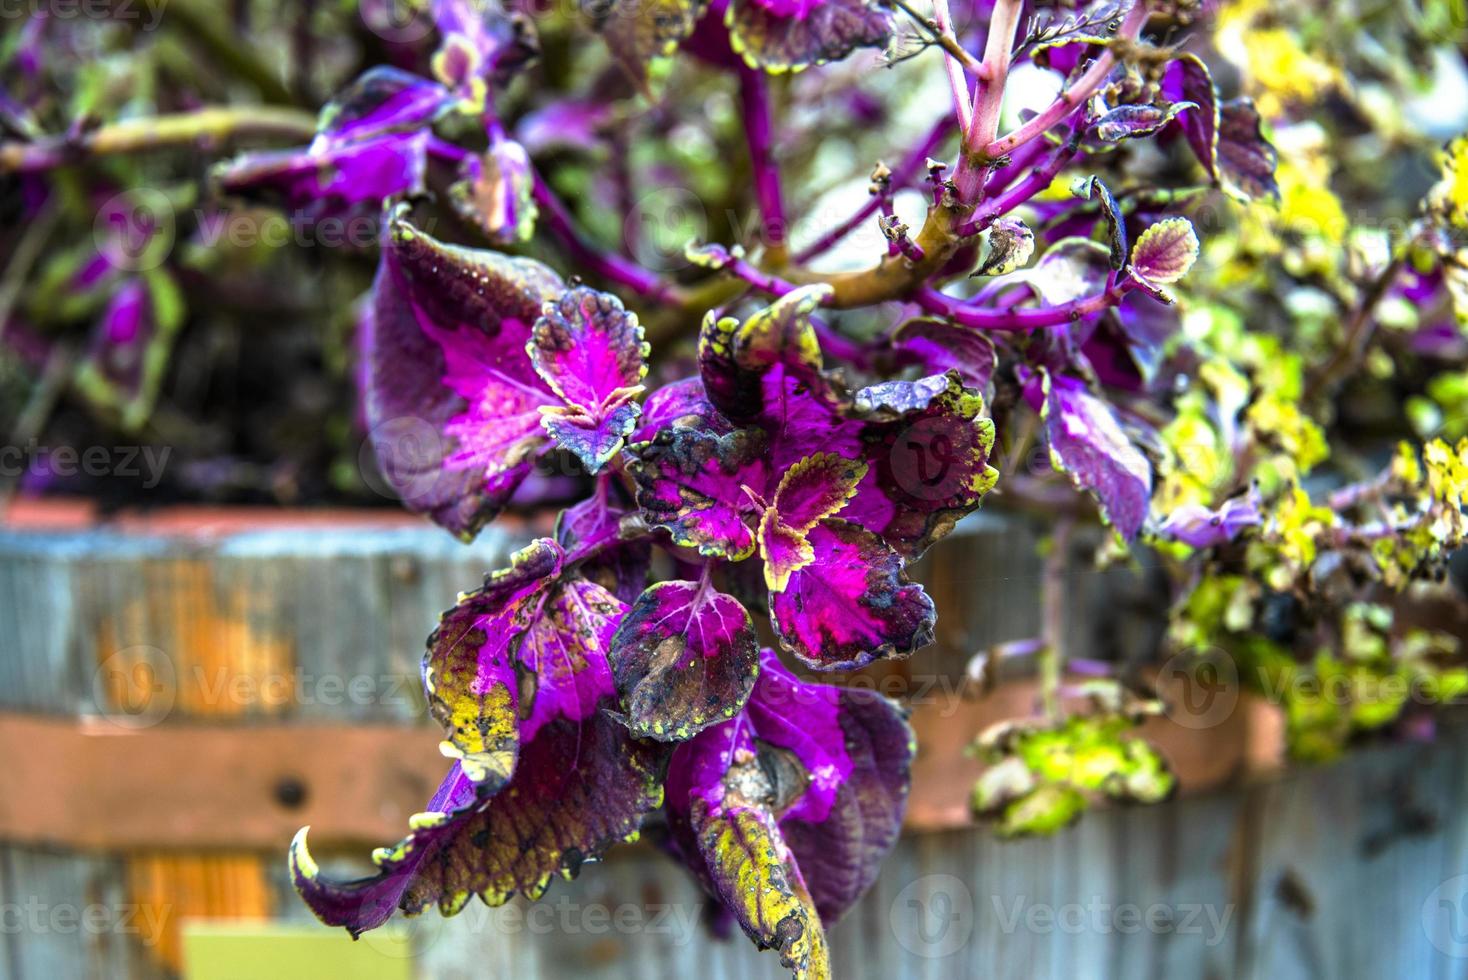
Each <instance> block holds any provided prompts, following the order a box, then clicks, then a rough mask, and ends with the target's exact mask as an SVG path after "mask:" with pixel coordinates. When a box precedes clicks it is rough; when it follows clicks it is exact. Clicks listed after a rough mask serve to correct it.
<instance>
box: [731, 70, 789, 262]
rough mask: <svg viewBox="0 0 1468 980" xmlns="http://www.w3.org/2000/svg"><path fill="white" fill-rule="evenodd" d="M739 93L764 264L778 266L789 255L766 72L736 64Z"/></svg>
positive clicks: (787, 230) (787, 229)
mask: <svg viewBox="0 0 1468 980" xmlns="http://www.w3.org/2000/svg"><path fill="white" fill-rule="evenodd" d="M739 96H740V100H741V101H742V103H743V106H744V134H745V139H746V140H748V142H749V163H750V168H751V170H752V171H753V173H754V195H755V200H756V201H758V202H759V209H760V216H761V218H762V219H763V221H764V223H763V225H762V229H761V230H762V232H763V234H762V236H761V237H762V240H763V243H764V255H765V262H766V264H768V265H770V266H771V267H773V268H776V269H778V268H781V267H782V266H784V265H785V263H786V261H787V260H788V258H789V246H788V245H787V244H786V235H787V234H788V233H789V226H788V225H787V224H786V223H785V202H784V200H783V199H782V197H781V195H780V169H779V167H778V166H777V165H776V164H775V154H774V132H773V131H774V126H773V123H772V121H771V114H770V89H769V83H768V82H767V81H766V80H765V73H764V72H762V71H758V70H756V69H753V68H750V67H749V66H748V65H745V64H743V63H741V64H740V66H739Z"/></svg>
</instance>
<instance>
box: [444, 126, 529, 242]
mask: <svg viewBox="0 0 1468 980" xmlns="http://www.w3.org/2000/svg"><path fill="white" fill-rule="evenodd" d="M534 187H535V178H534V175H533V173H532V171H531V166H530V157H529V156H528V155H526V153H525V148H524V147H522V146H521V145H520V144H519V143H516V142H515V141H514V140H507V139H497V140H495V141H494V142H492V143H491V144H490V146H489V149H488V150H485V151H484V155H483V156H482V157H473V156H466V157H465V158H464V161H463V163H462V164H461V165H460V169H459V179H458V180H457V181H456V182H454V184H453V185H452V186H450V187H449V203H451V204H452V205H453V206H454V209H455V210H456V211H458V213H459V214H460V216H461V217H463V218H464V220H466V221H468V222H470V223H471V224H474V225H475V226H477V227H478V228H479V229H480V230H481V231H483V232H484V234H485V235H486V236H488V238H489V240H490V241H492V242H494V243H495V244H496V245H517V244H520V243H522V242H527V241H529V240H530V236H531V235H533V234H534V233H535V219H536V217H537V216H538V214H539V212H538V210H537V208H536V206H535V198H534V196H533V195H534Z"/></svg>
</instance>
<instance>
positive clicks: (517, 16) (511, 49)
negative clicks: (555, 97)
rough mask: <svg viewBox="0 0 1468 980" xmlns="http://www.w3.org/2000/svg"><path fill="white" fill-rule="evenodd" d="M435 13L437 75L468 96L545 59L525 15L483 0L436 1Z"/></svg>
mask: <svg viewBox="0 0 1468 980" xmlns="http://www.w3.org/2000/svg"><path fill="white" fill-rule="evenodd" d="M431 12H432V16H433V21H434V26H436V27H437V28H438V32H439V36H440V38H441V42H440V45H439V50H438V51H437V52H436V53H435V54H434V59H433V67H434V73H435V74H436V75H437V76H438V77H439V78H440V79H442V80H443V82H444V84H445V85H449V86H451V87H453V88H454V89H455V90H456V91H459V92H461V93H462V94H463V95H465V96H466V97H469V96H472V95H473V94H474V93H475V89H477V88H478V85H476V83H477V82H487V83H500V84H502V83H505V82H507V81H509V79H510V78H511V77H513V76H514V75H515V73H516V72H518V71H519V70H520V69H521V68H522V67H524V66H525V65H526V64H527V63H529V62H530V61H532V60H533V59H534V58H536V57H537V56H538V55H539V54H540V42H539V40H538V39H537V38H536V36H535V29H534V26H533V24H532V22H531V20H530V18H529V17H528V16H526V15H525V14H524V13H521V12H519V11H507V10H506V9H505V7H504V6H502V5H500V4H487V3H482V2H478V0H431ZM389 16H391V14H389Z"/></svg>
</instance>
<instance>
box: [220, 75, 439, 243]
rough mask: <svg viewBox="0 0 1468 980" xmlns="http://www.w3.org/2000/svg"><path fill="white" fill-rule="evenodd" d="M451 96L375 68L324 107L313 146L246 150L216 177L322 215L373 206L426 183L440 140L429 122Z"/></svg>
mask: <svg viewBox="0 0 1468 980" xmlns="http://www.w3.org/2000/svg"><path fill="white" fill-rule="evenodd" d="M453 104H454V99H453V96H452V94H451V93H450V92H449V91H448V90H447V89H445V88H444V87H443V86H442V85H439V84H437V83H435V82H431V81H429V80H427V79H425V78H419V77H418V76H416V75H411V74H408V73H407V72H404V71H400V70H398V69H396V68H390V67H377V68H373V69H371V70H369V71H367V72H366V73H364V74H363V75H361V76H360V77H359V78H358V79H357V80H356V81H355V82H353V83H352V84H351V85H349V86H348V87H347V88H346V89H345V90H343V91H342V93H341V94H340V95H339V96H338V97H337V98H336V99H334V100H333V101H332V102H331V103H329V104H328V105H327V106H326V107H325V108H324V109H322V111H321V115H320V118H319V120H318V123H317V136H316V138H315V139H314V140H312V142H311V145H310V146H308V147H304V148H301V149H293V150H271V151H264V152H256V153H245V154H242V155H240V156H239V157H238V158H236V159H235V160H233V161H231V162H230V163H228V164H225V165H222V166H221V167H219V168H217V169H216V171H215V174H214V179H215V180H216V181H217V182H218V184H219V186H220V188H221V189H222V190H224V191H226V192H228V193H233V194H249V195H256V194H264V195H267V196H273V197H276V198H279V199H280V200H281V201H282V203H283V204H284V205H285V206H286V207H287V208H288V209H290V210H292V211H297V212H301V213H303V214H305V215H307V216H310V217H312V218H315V219H318V220H319V219H321V218H325V217H332V216H338V215H342V214H346V213H349V212H352V211H353V210H354V209H356V208H357V207H358V206H359V205H360V206H364V207H370V209H371V210H372V211H373V212H375V211H376V210H377V209H378V208H379V207H380V206H381V201H382V200H383V199H384V198H387V197H392V196H394V195H399V194H414V193H419V192H421V191H422V190H423V186H424V183H423V182H424V175H425V172H426V168H427V165H428V155H429V151H430V148H432V147H435V146H438V145H439V144H438V142H437V138H436V137H434V136H433V134H432V133H431V132H430V130H429V126H430V125H431V124H432V122H433V121H434V120H435V119H436V118H438V117H439V116H440V115H442V114H444V113H445V112H447V111H448V110H449V109H450V108H452V106H453Z"/></svg>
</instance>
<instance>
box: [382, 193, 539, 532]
mask: <svg viewBox="0 0 1468 980" xmlns="http://www.w3.org/2000/svg"><path fill="white" fill-rule="evenodd" d="M562 288H563V287H562V284H561V281H560V279H559V277H557V276H556V275H555V273H553V272H551V270H550V269H548V268H546V267H545V266H543V265H541V264H540V263H538V262H535V261H532V260H530V259H519V258H511V257H509V256H504V255H500V254H498V253H495V252H484V251H476V250H471V249H464V248H457V247H455V246H451V245H445V244H444V243H442V242H439V241H437V240H436V239H434V238H432V237H431V236H429V235H427V234H425V233H424V232H422V231H420V230H419V229H417V228H415V227H413V225H412V224H410V223H409V222H408V221H407V220H406V218H405V217H404V216H403V211H402V210H401V209H400V210H399V211H397V212H395V213H394V215H393V216H391V217H390V219H389V236H388V241H387V242H386V244H385V245H384V248H383V254H382V261H381V263H380V265H379V267H378V272H377V279H376V282H375V283H374V285H373V291H372V298H371V301H370V303H369V305H368V309H367V312H366V314H365V316H364V319H363V324H362V330H363V332H364V336H363V341H362V343H363V350H364V356H365V358H366V361H367V367H366V372H365V377H366V391H365V393H364V397H365V401H366V415H367V424H368V426H369V429H370V431H371V439H372V443H373V449H374V450H375V451H376V454H377V460H378V464H379V466H380V467H381V469H382V471H383V474H384V476H385V477H386V480H387V482H388V484H389V486H390V487H391V488H392V489H393V491H394V492H396V493H397V494H398V495H399V496H400V497H401V498H402V499H403V502H404V503H405V504H406V505H407V506H408V508H409V509H411V510H414V511H418V512H421V513H427V514H428V515H430V516H431V517H432V518H433V519H434V520H435V521H437V522H438V523H440V524H442V525H443V526H444V527H446V528H448V529H449V530H450V531H453V532H454V533H456V534H458V535H460V536H462V537H473V536H474V534H476V533H477V532H478V530H479V528H480V527H482V526H483V525H484V523H485V522H486V521H488V520H489V519H491V518H492V517H493V516H494V514H495V513H497V512H498V511H499V509H500V508H501V507H503V506H504V504H505V502H506V501H508V500H509V497H510V495H511V494H512V493H513V492H514V490H515V488H516V487H517V486H519V484H520V482H521V481H522V480H523V479H524V478H525V475H526V473H528V472H529V468H530V459H531V457H533V455H534V454H535V453H536V452H538V451H540V450H541V449H542V448H543V445H544V443H545V441H546V440H545V435H544V430H543V429H542V428H541V424H540V418H541V415H540V406H542V405H553V404H556V403H557V401H558V399H557V398H556V397H555V395H554V393H552V392H551V391H550V389H549V388H547V387H545V386H544V384H543V383H542V382H541V380H540V378H539V377H538V376H537V375H536V374H535V371H534V369H533V368H532V367H531V364H530V359H529V357H528V356H527V355H526V353H525V344H526V341H527V340H528V339H529V335H530V325H531V324H532V323H533V322H534V320H535V318H536V317H537V316H539V314H540V309H541V306H542V304H543V303H544V302H545V301H546V300H549V299H553V298H555V297H556V296H558V295H559V294H560V292H561V290H562Z"/></svg>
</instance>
